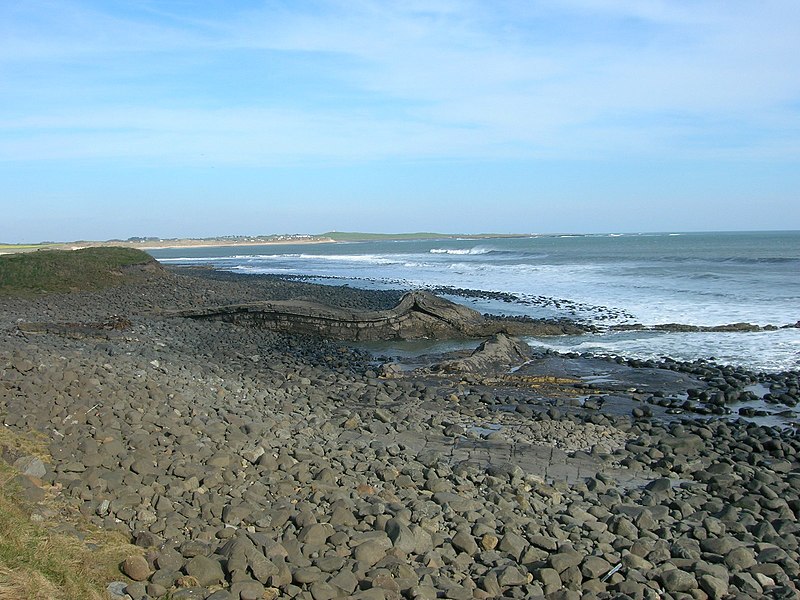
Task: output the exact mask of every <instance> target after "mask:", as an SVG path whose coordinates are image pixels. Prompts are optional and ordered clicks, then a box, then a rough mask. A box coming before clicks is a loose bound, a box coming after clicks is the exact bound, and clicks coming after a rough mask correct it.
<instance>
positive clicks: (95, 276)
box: [0, 247, 161, 295]
mask: <svg viewBox="0 0 800 600" xmlns="http://www.w3.org/2000/svg"><path fill="white" fill-rule="evenodd" d="M135 267H139V268H140V269H141V268H145V269H147V270H152V271H156V270H160V269H161V266H160V265H159V264H158V263H157V262H156V261H155V260H154V259H153V257H151V256H150V255H149V254H147V253H146V252H142V251H141V250H135V249H133V248H114V247H109V248H84V249H82V250H40V251H38V252H31V253H24V254H10V255H4V256H0V295H32V294H41V293H46V292H68V291H77V290H95V289H100V288H104V287H108V286H111V285H115V284H119V283H123V282H125V281H127V280H129V279H130V277H131V276H132V273H133V272H135V271H136V269H135Z"/></svg>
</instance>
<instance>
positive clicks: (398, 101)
mask: <svg viewBox="0 0 800 600" xmlns="http://www.w3.org/2000/svg"><path fill="white" fill-rule="evenodd" d="M0 203H1V206H0V208H2V215H3V216H2V219H0V241H6V242H35V241H41V240H76V239H108V238H127V237H130V236H138V235H154V236H162V237H180V236H212V235H229V234H268V233H285V232H311V233H316V232H322V231H326V230H331V229H337V230H369V231H389V232H391V231H418V230H436V231H442V232H486V231H492V232H593V231H595V232H600V231H612V232H613V231H664V230H670V231H689V230H746V229H798V228H800V2H797V1H796V0H764V1H761V2H752V1H751V0H748V1H740V0H719V1H715V0H693V1H689V0H670V1H667V0H552V1H537V0H529V1H504V0H498V1H493V2H486V1H483V2H479V1H469V0H463V1H460V0H427V1H422V0H407V1H403V2H388V1H384V2H378V1H372V0H348V1H344V0H341V1H339V0H330V1H328V0H319V1H314V0H312V1H308V2H296V1H283V2H282V1H271V0H259V1H256V0H227V1H222V0H209V1H206V2H191V1H189V0H172V1H169V0H167V1H155V0H153V1H151V0H130V1H122V0H104V1H90V0H83V1H79V0H53V1H44V0H26V1H25V2H4V3H0Z"/></svg>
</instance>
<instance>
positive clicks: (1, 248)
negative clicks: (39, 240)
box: [0, 244, 51, 252]
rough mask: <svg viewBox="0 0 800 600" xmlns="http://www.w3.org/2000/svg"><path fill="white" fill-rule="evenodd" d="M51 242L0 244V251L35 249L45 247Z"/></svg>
mask: <svg viewBox="0 0 800 600" xmlns="http://www.w3.org/2000/svg"><path fill="white" fill-rule="evenodd" d="M50 245H51V244H0V252H19V251H22V250H36V249H37V248H47V247H48V246H50Z"/></svg>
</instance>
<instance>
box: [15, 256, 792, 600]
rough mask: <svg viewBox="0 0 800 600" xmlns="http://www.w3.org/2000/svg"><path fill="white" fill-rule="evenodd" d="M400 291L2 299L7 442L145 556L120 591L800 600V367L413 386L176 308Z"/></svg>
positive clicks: (210, 595)
mask: <svg viewBox="0 0 800 600" xmlns="http://www.w3.org/2000/svg"><path fill="white" fill-rule="evenodd" d="M187 273H188V271H187ZM399 297H400V294H399V293H398V292H391V291H364V290H354V289H350V288H346V287H334V286H316V285H312V284H305V283H300V282H287V281H281V280H279V279H275V278H233V277H229V276H225V277H218V276H215V275H209V274H208V273H206V276H204V277H198V276H196V274H195V275H188V274H187V275H183V274H179V273H175V272H173V273H166V274H160V273H149V274H146V275H143V278H142V280H141V281H140V282H138V283H137V284H136V285H128V286H122V287H117V288H111V289H108V290H105V291H101V292H92V293H88V292H79V293H72V294H59V295H48V296H42V297H38V298H35V299H8V298H6V299H0V415H2V420H3V425H4V426H5V427H7V428H12V429H14V430H16V431H19V432H28V431H38V432H41V433H43V434H44V435H45V436H47V438H48V440H49V449H50V454H51V455H52V461H51V462H50V463H43V462H41V461H38V460H37V459H35V458H33V457H29V456H24V455H18V456H17V455H12V453H10V452H9V451H8V450H7V449H6V450H5V451H4V455H5V456H4V458H5V459H6V460H7V461H8V462H12V463H15V464H16V465H17V468H18V469H19V470H20V471H21V472H22V474H23V475H22V476H21V478H20V481H21V482H22V483H23V488H24V489H25V490H26V492H25V493H26V494H27V495H28V496H29V498H30V499H31V500H32V501H34V502H35V501H37V499H39V498H40V497H41V495H43V494H44V493H46V492H49V493H55V492H57V493H58V497H59V500H60V501H61V502H62V503H63V504H64V505H65V506H68V507H71V508H73V509H75V510H77V511H79V512H80V513H81V514H82V515H83V516H84V517H85V518H86V519H87V520H89V521H90V522H92V523H94V524H96V525H98V526H101V527H104V528H107V529H118V530H120V531H123V532H125V533H126V534H128V535H130V536H131V539H132V540H134V542H135V543H136V544H137V545H138V546H140V547H141V548H142V549H143V553H142V555H141V556H139V555H135V556H131V557H130V558H129V559H128V560H126V561H125V563H124V564H123V565H121V573H120V581H119V582H115V583H114V584H112V585H111V586H109V594H110V596H111V597H112V598H132V599H133V600H143V599H146V598H165V597H168V598H171V599H175V600H177V599H187V598H192V599H193V598H201V599H213V600H225V599H231V598H237V599H241V600H253V599H263V598H300V599H313V600H328V599H334V598H365V599H376V600H382V599H395V598H397V599H399V598H421V599H433V598H451V599H454V600H459V599H470V598H500V597H506V598H548V599H550V598H553V599H562V598H564V599H571V598H674V599H684V598H686V599H688V598H694V599H704V598H710V599H716V600H720V599H726V598H767V597H768V598H797V597H799V596H798V591H797V590H798V583H800V562H799V561H800V556H799V555H798V541H799V540H800V526H799V525H798V523H797V517H798V515H799V514H800V473H798V461H797V451H798V449H800V438H799V437H798V433H797V428H796V427H795V426H792V423H793V422H794V423H796V416H793V415H794V413H792V412H791V409H792V407H793V406H794V405H795V404H796V403H797V401H798V399H799V398H800V395H798V374H797V373H783V374H771V375H767V374H756V373H750V372H747V371H746V370H743V369H735V368H729V367H719V366H716V365H713V364H710V363H703V362H699V363H692V364H685V363H678V362H675V361H662V362H659V363H655V362H642V361H623V360H620V359H617V360H614V359H607V358H598V357H589V356H578V355H556V354H553V353H541V354H537V353H531V354H527V355H523V354H522V353H524V352H526V349H524V348H519V347H514V348H512V351H510V352H509V353H508V354H507V355H508V356H509V357H510V358H509V360H513V361H514V362H516V363H518V364H514V365H513V366H512V365H511V363H509V362H503V361H502V360H499V359H498V358H497V355H496V354H494V355H492V357H491V360H488V359H486V360H484V359H485V358H486V357H485V356H484V355H481V354H476V355H474V356H448V357H442V358H441V360H437V361H430V364H426V365H423V366H422V367H418V368H415V369H410V368H409V367H408V366H407V365H401V364H396V363H394V362H390V361H386V360H379V359H376V357H374V356H373V355H372V354H370V353H367V352H366V351H364V350H362V349H360V348H359V347H358V346H353V345H344V344H342V343H337V342H333V341H327V340H323V339H320V338H318V337H313V336H297V335H289V334H285V333H281V332H276V331H270V330H267V329H262V328H257V327H252V326H245V325H241V324H239V325H237V324H232V323H226V322H221V321H199V320H193V319H187V318H175V317H167V316H165V315H164V311H165V310H175V311H180V310H188V309H193V308H197V307H202V306H207V305H215V304H216V305H222V304H236V303H247V302H255V301H263V300H295V301H298V300H301V301H309V302H316V303H323V304H328V305H330V306H334V307H338V308H341V309H346V310H367V311H378V310H387V309H389V308H391V307H392V306H394V305H395V304H396V303H397V302H398V300H399ZM501 342H502V340H501ZM479 343H480V340H476V343H475V346H477V345H478V344H479ZM494 343H495V344H496V343H497V340H495V342H494ZM502 343H505V342H502ZM488 346H489V350H490V351H492V352H496V350H497V348H496V347H494V348H493V346H492V344H488ZM486 351H487V348H486V346H484V347H483V349H482V350H481V352H486ZM456 361H466V362H461V363H457V362H456ZM760 412H763V414H762V415H761V416H770V417H771V418H773V419H775V420H774V421H770V423H771V424H770V425H767V424H765V423H764V422H761V421H755V422H754V421H752V420H746V419H745V418H744V417H751V416H757V415H758V414H760ZM767 413H769V415H767ZM792 419H794V421H792ZM48 506H49V505H48ZM34 510H40V511H46V510H51V509H50V508H46V507H45V506H44V505H43V506H42V507H40V508H38V509H34Z"/></svg>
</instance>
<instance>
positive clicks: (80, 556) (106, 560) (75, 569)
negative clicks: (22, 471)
mask: <svg viewBox="0 0 800 600" xmlns="http://www.w3.org/2000/svg"><path fill="white" fill-rule="evenodd" d="M0 448H2V449H4V450H5V451H10V452H12V453H14V454H17V453H19V454H32V455H35V456H39V457H40V458H43V459H46V458H47V452H46V446H45V443H44V440H43V439H42V438H41V437H39V436H37V434H35V433H30V434H19V433H15V432H13V431H11V430H9V429H8V428H6V427H0ZM17 477H18V473H17V472H16V471H15V470H14V469H13V468H11V467H10V466H9V465H8V464H6V463H5V462H3V461H2V460H0V600H12V599H13V600H45V599H46V600H73V599H74V600H77V599H86V600H100V599H102V598H106V595H105V587H106V585H107V584H108V583H109V582H110V581H114V580H120V579H124V577H122V575H121V574H120V572H119V564H120V563H121V562H122V561H123V560H124V559H125V558H127V557H128V556H131V555H132V554H135V553H138V552H140V551H141V550H140V549H137V548H135V547H133V546H131V545H130V544H128V543H127V541H126V540H125V539H124V538H123V536H122V535H121V534H119V533H113V532H104V531H99V530H96V529H92V528H90V527H85V526H83V524H82V520H81V517H80V515H79V514H77V513H76V514H75V515H73V517H72V518H70V517H69V515H68V514H65V510H64V507H63V506H61V505H60V504H59V502H58V499H57V498H53V497H52V496H48V499H46V500H45V501H43V502H42V503H40V507H41V506H42V505H44V507H46V508H47V509H48V510H46V511H45V513H46V514H53V515H57V516H55V517H54V519H58V520H54V521H52V522H48V521H45V520H43V519H42V518H41V517H39V522H34V521H33V520H32V518H31V508H32V506H33V505H32V504H29V503H28V502H26V501H25V500H24V499H23V497H22V496H21V494H20V490H19V487H18V485H17V483H16V478H17ZM40 513H41V511H40ZM59 525H60V526H64V525H68V526H69V527H70V529H73V528H74V530H75V531H76V532H77V531H81V533H80V534H78V535H75V534H67V533H59V532H58V531H57V530H56V529H55V528H56V526H59Z"/></svg>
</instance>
